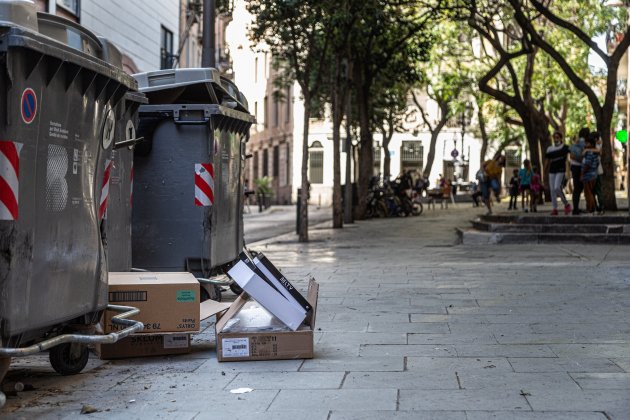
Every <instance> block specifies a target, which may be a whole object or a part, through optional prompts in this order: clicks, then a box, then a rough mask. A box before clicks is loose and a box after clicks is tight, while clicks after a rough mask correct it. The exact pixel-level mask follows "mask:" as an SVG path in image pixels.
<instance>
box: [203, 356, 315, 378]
mask: <svg viewBox="0 0 630 420" xmlns="http://www.w3.org/2000/svg"><path fill="white" fill-rule="evenodd" d="M302 363H304V360H302V359H299V360H260V361H251V362H219V361H218V360H217V358H216V356H214V357H211V358H209V359H208V360H206V361H205V363H204V364H203V365H201V366H200V367H199V369H198V370H197V371H196V373H199V374H203V373H204V372H225V373H226V374H230V373H233V372H236V373H239V372H297V371H298V369H300V366H302Z"/></svg>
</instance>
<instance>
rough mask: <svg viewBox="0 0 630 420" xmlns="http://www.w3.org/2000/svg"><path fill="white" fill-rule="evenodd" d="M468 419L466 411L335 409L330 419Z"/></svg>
mask: <svg viewBox="0 0 630 420" xmlns="http://www.w3.org/2000/svg"><path fill="white" fill-rule="evenodd" d="M383 419H392V420H466V413H465V412H464V411H372V412H369V413H363V412H352V411H345V412H344V411H333V412H332V415H331V416H330V420H383Z"/></svg>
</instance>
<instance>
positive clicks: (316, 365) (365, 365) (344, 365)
mask: <svg viewBox="0 0 630 420" xmlns="http://www.w3.org/2000/svg"><path fill="white" fill-rule="evenodd" d="M403 370H404V359H403V358H402V357H395V356H393V357H389V356H373V357H352V358H338V359H331V358H315V359H309V360H305V361H304V364H303V365H302V367H301V368H300V372H346V371H350V372H354V371H359V372H402V371H403Z"/></svg>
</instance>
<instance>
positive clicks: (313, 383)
mask: <svg viewBox="0 0 630 420" xmlns="http://www.w3.org/2000/svg"><path fill="white" fill-rule="evenodd" d="M343 377H344V372H269V373H266V372H255V373H253V372H249V373H239V374H238V375H237V376H236V378H235V379H234V380H232V381H231V382H229V384H228V386H227V387H226V389H228V388H229V389H234V388H253V389H278V388H284V387H288V388H291V389H337V388H339V387H340V386H341V382H342V380H343Z"/></svg>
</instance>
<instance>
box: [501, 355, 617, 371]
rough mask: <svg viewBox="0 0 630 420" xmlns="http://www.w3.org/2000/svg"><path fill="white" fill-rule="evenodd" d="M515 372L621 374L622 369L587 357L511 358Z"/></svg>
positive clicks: (599, 359) (606, 360)
mask: <svg viewBox="0 0 630 420" xmlns="http://www.w3.org/2000/svg"><path fill="white" fill-rule="evenodd" d="M508 361H509V362H510V364H511V365H512V367H513V368H514V371H515V372H593V373H597V372H601V373H615V372H621V371H622V370H621V368H620V367H619V366H617V365H616V364H615V363H613V362H612V361H610V360H608V359H605V358H603V357H602V358H595V357H592V358H587V357H568V358H567V357H534V358H531V357H510V358H508Z"/></svg>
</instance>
